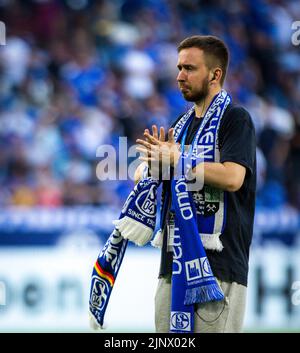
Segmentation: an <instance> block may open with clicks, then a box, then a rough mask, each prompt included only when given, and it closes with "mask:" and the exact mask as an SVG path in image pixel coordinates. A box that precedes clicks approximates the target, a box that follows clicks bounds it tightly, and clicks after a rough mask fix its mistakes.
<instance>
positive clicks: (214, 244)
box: [201, 233, 224, 252]
mask: <svg viewBox="0 0 300 353" xmlns="http://www.w3.org/2000/svg"><path fill="white" fill-rule="evenodd" d="M220 235H221V233H214V234H203V233H201V241H202V244H203V246H204V248H205V249H207V250H216V251H218V252H220V251H222V250H223V248H224V246H223V244H222V242H221V240H220Z"/></svg>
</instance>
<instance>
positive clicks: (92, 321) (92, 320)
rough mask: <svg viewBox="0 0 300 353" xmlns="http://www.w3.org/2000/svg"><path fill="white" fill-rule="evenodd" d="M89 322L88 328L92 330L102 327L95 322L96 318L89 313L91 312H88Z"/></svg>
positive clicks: (98, 329) (101, 328)
mask: <svg viewBox="0 0 300 353" xmlns="http://www.w3.org/2000/svg"><path fill="white" fill-rule="evenodd" d="M89 324H90V328H91V329H92V330H94V331H100V330H103V329H104V327H103V326H101V325H100V324H99V323H98V322H97V320H96V318H95V317H94V315H92V314H91V312H89Z"/></svg>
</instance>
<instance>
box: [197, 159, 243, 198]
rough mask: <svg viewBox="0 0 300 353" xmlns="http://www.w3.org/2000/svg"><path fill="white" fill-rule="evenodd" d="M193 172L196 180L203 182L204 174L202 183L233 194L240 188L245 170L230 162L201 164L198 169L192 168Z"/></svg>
mask: <svg viewBox="0 0 300 353" xmlns="http://www.w3.org/2000/svg"><path fill="white" fill-rule="evenodd" d="M193 172H194V175H195V177H196V178H197V179H198V178H199V179H198V180H203V173H204V183H205V184H207V185H210V186H213V187H216V188H219V189H222V190H225V191H230V192H234V191H237V190H239V189H240V187H241V186H242V184H243V181H244V177H245V172H246V170H245V168H244V167H243V166H241V165H239V164H236V163H231V162H225V163H215V162H203V163H202V165H201V166H200V165H199V168H197V167H196V168H194V169H193ZM201 178H202V179H201Z"/></svg>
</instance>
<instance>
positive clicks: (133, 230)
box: [113, 216, 153, 246]
mask: <svg viewBox="0 0 300 353" xmlns="http://www.w3.org/2000/svg"><path fill="white" fill-rule="evenodd" d="M113 224H114V225H115V227H116V229H117V230H118V231H119V232H120V233H121V235H122V237H123V238H124V239H128V240H130V241H132V242H133V243H134V244H136V245H138V246H143V245H145V244H147V243H148V241H150V240H151V238H152V235H153V230H152V229H151V228H150V227H147V226H145V225H144V224H142V223H140V222H138V221H136V220H134V219H132V218H130V217H128V216H125V217H123V218H121V219H118V220H115V221H113Z"/></svg>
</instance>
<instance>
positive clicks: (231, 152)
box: [219, 107, 256, 174]
mask: <svg viewBox="0 0 300 353" xmlns="http://www.w3.org/2000/svg"><path fill="white" fill-rule="evenodd" d="M219 139H220V143H219V145H220V162H221V163H224V162H235V163H238V164H241V165H242V166H244V167H246V168H247V169H248V170H249V171H250V172H251V174H252V173H253V171H254V169H255V153H256V139H255V128H254V125H253V122H252V119H251V117H250V115H249V113H248V112H247V111H246V110H245V109H244V108H242V107H234V108H232V109H231V111H230V112H229V113H228V114H227V115H226V119H225V116H224V120H222V121H221V126H220V132H219Z"/></svg>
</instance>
